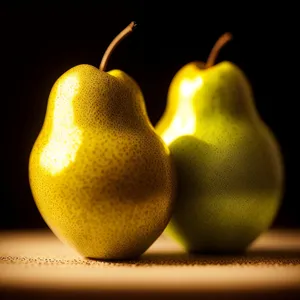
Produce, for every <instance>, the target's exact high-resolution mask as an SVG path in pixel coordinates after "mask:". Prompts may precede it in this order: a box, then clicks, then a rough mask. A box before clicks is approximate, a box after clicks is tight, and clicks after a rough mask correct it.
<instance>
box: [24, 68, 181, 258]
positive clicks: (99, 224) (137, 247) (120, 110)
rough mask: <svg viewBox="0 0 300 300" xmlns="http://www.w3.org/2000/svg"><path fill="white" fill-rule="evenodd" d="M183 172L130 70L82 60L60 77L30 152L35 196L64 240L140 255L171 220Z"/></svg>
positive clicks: (84, 250) (103, 251)
mask: <svg viewBox="0 0 300 300" xmlns="http://www.w3.org/2000/svg"><path fill="white" fill-rule="evenodd" d="M175 179H176V178H175V176H174V168H173V165H172V161H171V158H170V151H169V149H168V148H167V146H166V145H165V143H164V142H163V140H162V139H161V138H160V137H159V136H158V135H157V134H156V133H155V131H154V128H153V127H152V125H151V123H150V121H149V118H148V115H147V112H146V108H145V103H144V98H143V95H142V92H141V90H140V88H139V86H138V84H137V83H136V82H135V81H134V80H133V79H132V78H131V77H130V76H129V75H127V74H126V73H124V72H123V71H120V70H112V71H110V72H104V71H102V70H99V69H98V68H96V67H94V66H91V65H87V64H82V65H78V66H75V67H73V68H71V69H70V70H68V71H67V72H65V73H64V74H63V75H62V76H60V77H59V79H58V80H57V81H56V82H55V84H54V86H53V88H52V90H51V93H50V96H49V99H48V105H47V111H46V116H45V120H44V123H43V126H42V129H41V131H40V133H39V135H38V137H37V140H36V141H35V143H34V145H33V149H32V151H31V154H30V159H29V181H30V187H31V190H32V194H33V197H34V200H35V202H36V204H37V207H38V209H39V212H40V213H41V215H42V217H43V218H44V220H45V222H46V223H47V225H48V226H49V227H50V229H51V230H52V231H53V232H54V233H55V234H56V235H57V237H58V238H59V239H61V240H62V241H63V242H64V243H66V244H68V245H70V246H71V247H73V248H74V249H75V250H76V251H77V252H78V253H80V254H81V255H82V256H84V257H88V258H96V259H109V260H111V259H130V258H136V257H138V256H140V255H141V254H143V253H144V252H145V251H146V250H147V249H148V248H149V247H150V246H151V244H152V243H153V242H154V241H155V240H156V239H157V238H158V236H159V235H160V234H161V233H162V232H163V230H164V229H165V227H166V225H167V224H168V222H169V220H170V217H171V212H172V208H173V199H174V195H175V194H174V193H175V185H176V184H175Z"/></svg>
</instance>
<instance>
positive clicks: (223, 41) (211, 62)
mask: <svg viewBox="0 0 300 300" xmlns="http://www.w3.org/2000/svg"><path fill="white" fill-rule="evenodd" d="M231 39H232V34H231V33H230V32H226V33H224V34H223V35H221V36H220V37H219V39H218V40H217V41H216V43H215V45H214V46H213V48H212V50H211V51H210V54H209V56H208V59H207V62H206V64H205V68H206V69H207V68H210V67H212V66H213V65H214V64H215V61H216V58H217V56H218V54H219V52H220V50H221V48H222V47H224V45H225V44H226V43H227V42H229V41H230V40H231Z"/></svg>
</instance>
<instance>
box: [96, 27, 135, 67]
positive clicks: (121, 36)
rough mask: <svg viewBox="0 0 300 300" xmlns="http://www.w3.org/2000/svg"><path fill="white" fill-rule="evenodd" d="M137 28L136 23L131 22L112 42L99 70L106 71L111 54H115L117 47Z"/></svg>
mask: <svg viewBox="0 0 300 300" xmlns="http://www.w3.org/2000/svg"><path fill="white" fill-rule="evenodd" d="M135 26H136V23H135V22H131V23H130V24H129V25H128V26H127V27H125V28H124V29H123V30H122V31H121V32H120V33H119V34H118V35H117V36H116V37H115V38H114V39H113V40H112V42H111V43H110V44H109V46H108V48H107V49H106V51H105V53H104V55H103V57H102V60H101V63H100V67H99V69H100V70H101V71H105V68H106V65H107V62H108V59H109V57H110V55H111V53H112V52H113V50H114V49H115V47H116V46H117V45H118V44H119V43H120V42H121V41H122V40H123V39H124V38H125V37H126V36H127V35H128V34H129V33H131V32H132V31H133V29H134V27H135Z"/></svg>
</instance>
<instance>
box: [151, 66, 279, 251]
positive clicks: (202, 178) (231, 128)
mask: <svg viewBox="0 0 300 300" xmlns="http://www.w3.org/2000/svg"><path fill="white" fill-rule="evenodd" d="M156 131H157V132H158V133H159V134H160V135H161V136H162V138H163V139H164V140H165V142H166V143H167V144H168V146H169V149H170V151H171V155H172V157H173V159H174V162H175V166H176V170H177V176H178V195H177V197H176V201H175V208H174V213H173V216H172V218H171V221H170V223H169V224H168V226H167V228H166V230H165V234H167V235H170V236H171V237H173V238H174V239H175V240H177V241H178V242H179V243H180V244H182V246H183V247H184V248H185V249H187V250H188V251H191V252H208V253H214V252H216V253H225V252H241V251H245V250H246V249H247V248H248V247H249V246H250V245H251V243H252V242H253V241H255V240H256V239H257V237H259V236H260V234H261V233H262V232H264V231H266V230H267V229H268V228H269V227H270V226H271V224H272V222H273V220H274V218H275V216H276V214H277V212H278V209H279V207H280V204H281V200H282V195H283V186H284V168H283V159H282V156H281V151H280V147H279V144H278V143H277V140H276V138H275V136H274V135H273V133H272V132H271V130H270V129H269V128H268V127H267V125H266V124H265V123H264V122H263V120H262V119H261V118H260V116H259V114H258V112H257V110H256V108H255V104H254V97H253V93H252V90H251V86H250V84H249V82H248V80H247V78H246V76H245V75H244V74H243V72H242V71H241V70H240V69H239V68H238V67H237V66H235V65H234V64H232V63H230V62H222V63H219V64H218V65H215V66H213V67H211V68H209V69H201V68H199V66H198V65H197V63H190V64H188V65H186V66H184V67H183V68H182V69H181V70H179V72H178V73H177V74H176V75H175V77H174V79H173V81H172V82H171V85H170V89H169V98H168V103H167V108H166V111H165V113H164V115H163V116H162V119H161V120H160V121H159V123H158V124H157V126H156Z"/></svg>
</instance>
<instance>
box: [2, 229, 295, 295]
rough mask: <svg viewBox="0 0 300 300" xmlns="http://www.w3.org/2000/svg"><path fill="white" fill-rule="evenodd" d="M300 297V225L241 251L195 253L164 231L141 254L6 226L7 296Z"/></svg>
mask: <svg viewBox="0 0 300 300" xmlns="http://www.w3.org/2000/svg"><path fill="white" fill-rule="evenodd" d="M54 298H55V299H65V298H68V299H91V298H92V299H142V300H145V299H160V298H162V299H257V298H259V299H260V298H261V299H300V230H293V231H292V230H289V231H287V230H272V231H269V232H267V233H265V234H263V235H262V236H261V237H260V238H259V239H258V240H257V241H256V242H255V243H254V244H253V245H252V247H251V248H250V249H249V251H248V253H247V254H245V255H241V256H228V255H227V256H223V257H221V256H208V255H188V254H187V253H185V252H184V251H183V250H182V249H181V248H180V246H179V245H177V244H176V243H175V242H173V241H171V240H170V239H168V238H167V237H165V236H163V235H162V236H161V237H160V238H159V239H158V240H157V241H156V242H155V243H154V244H153V245H152V247H151V248H150V249H149V250H148V251H147V252H146V253H145V254H144V255H143V256H142V257H141V258H140V259H139V260H135V261H127V262H121V261H120V262H114V263H112V262H102V261H96V260H88V259H85V258H82V257H81V256H80V255H78V254H77V253H76V252H75V251H74V250H72V249H70V248H69V247H68V246H65V245H63V244H62V243H61V242H60V241H59V240H58V239H57V238H56V237H55V236H54V235H53V234H52V233H51V232H50V231H48V230H43V231H18V232H16V231H7V232H3V231H2V232H0V299H1V300H3V299H54Z"/></svg>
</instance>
